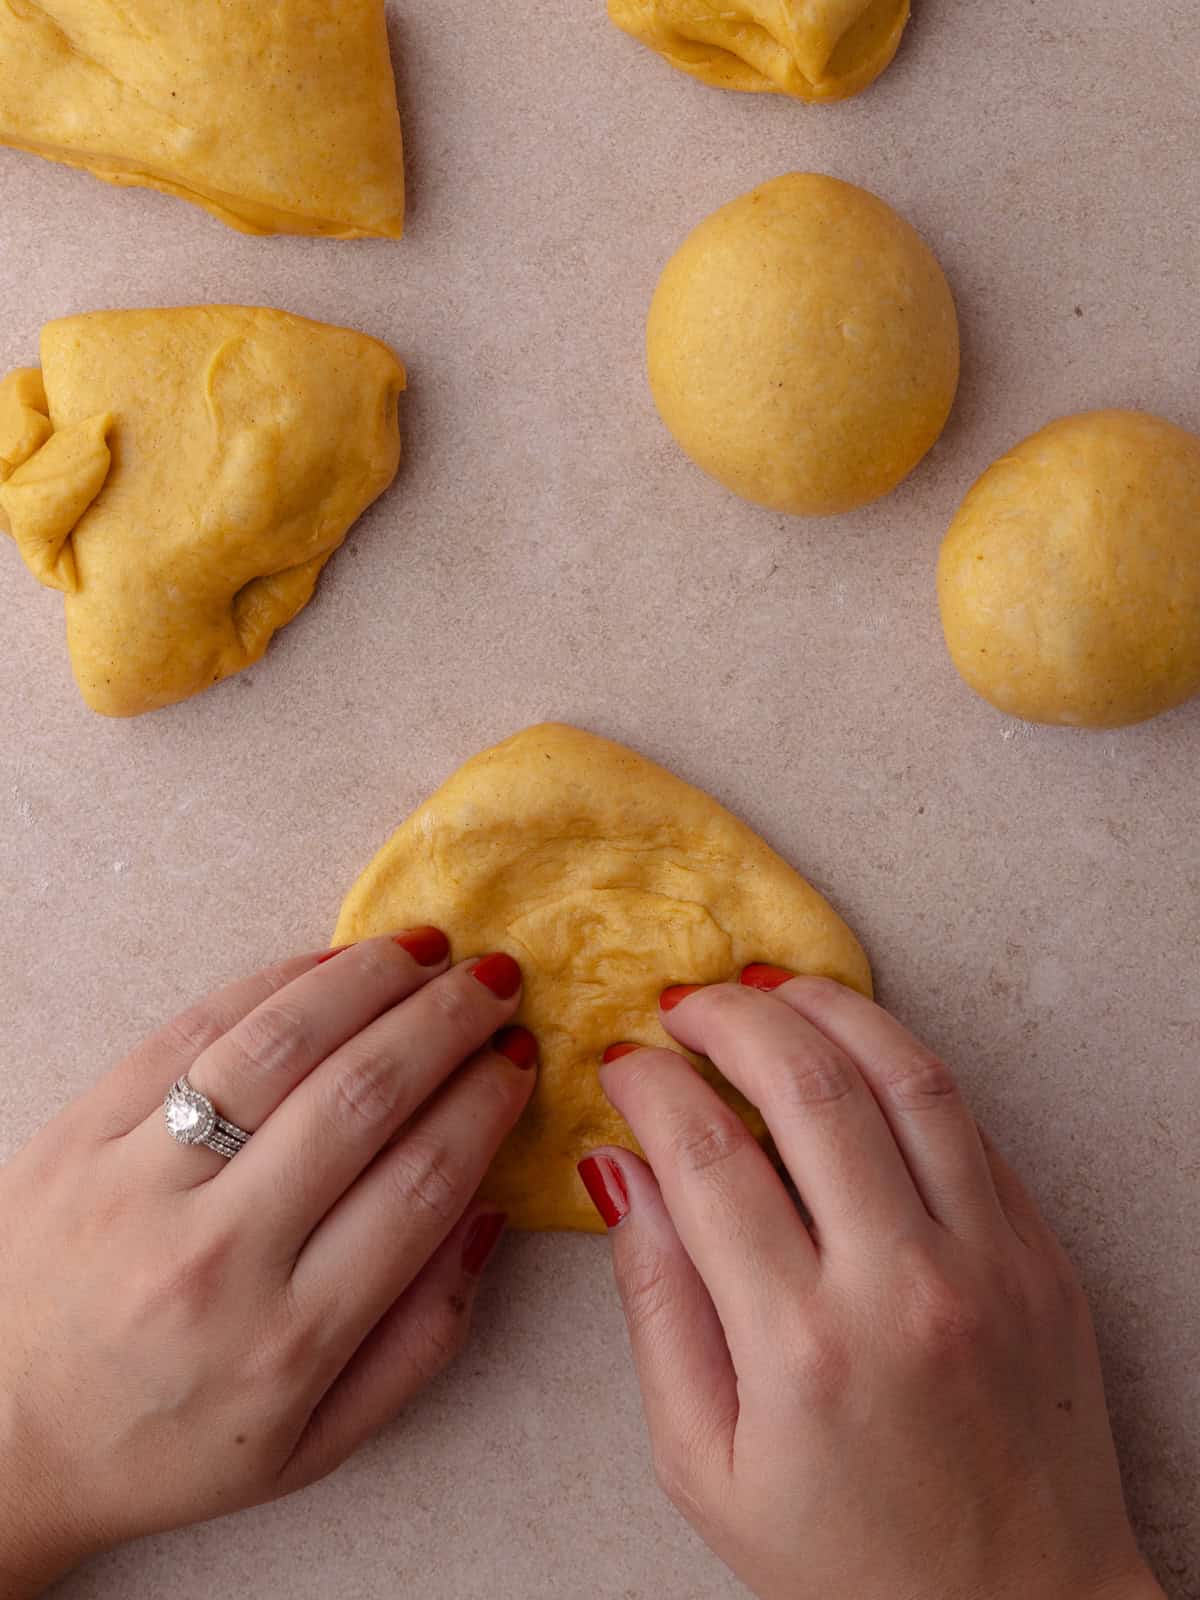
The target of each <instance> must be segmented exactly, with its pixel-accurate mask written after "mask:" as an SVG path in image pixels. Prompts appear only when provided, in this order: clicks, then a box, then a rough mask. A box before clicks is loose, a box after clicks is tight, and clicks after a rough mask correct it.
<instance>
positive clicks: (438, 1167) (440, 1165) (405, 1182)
mask: <svg viewBox="0 0 1200 1600" xmlns="http://www.w3.org/2000/svg"><path fill="white" fill-rule="evenodd" d="M389 1160H390V1163H391V1180H392V1184H393V1187H394V1189H395V1191H396V1194H397V1196H398V1199H399V1202H400V1204H401V1206H402V1207H403V1208H404V1210H405V1211H406V1212H413V1211H415V1212H417V1213H418V1214H419V1215H424V1216H426V1217H429V1218H431V1219H432V1220H433V1221H434V1222H436V1223H437V1224H438V1225H439V1226H442V1227H452V1226H453V1225H454V1223H455V1222H457V1221H458V1219H459V1217H460V1216H461V1215H462V1213H463V1210H464V1208H465V1206H466V1202H467V1199H468V1197H469V1189H468V1187H467V1186H466V1185H465V1184H464V1182H463V1179H462V1175H461V1173H460V1172H459V1170H458V1168H457V1166H456V1165H455V1162H454V1160H453V1158H452V1156H451V1155H450V1152H449V1150H448V1149H447V1148H446V1146H445V1145H443V1144H442V1143H440V1142H434V1141H431V1140H426V1139H417V1138H410V1139H406V1140H405V1141H404V1143H403V1144H401V1145H397V1146H396V1149H395V1151H394V1152H393V1154H392V1155H391V1156H390V1157H389Z"/></svg>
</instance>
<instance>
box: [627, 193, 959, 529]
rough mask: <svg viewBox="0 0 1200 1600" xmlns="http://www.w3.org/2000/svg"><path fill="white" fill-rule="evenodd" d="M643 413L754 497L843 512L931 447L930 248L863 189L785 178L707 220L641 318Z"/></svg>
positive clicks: (947, 403)
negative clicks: (651, 403)
mask: <svg viewBox="0 0 1200 1600" xmlns="http://www.w3.org/2000/svg"><path fill="white" fill-rule="evenodd" d="M646 353H647V362H648V367H649V376H650V387H651V390H652V391H653V394H654V400H655V404H656V405H657V407H658V410H659V414H660V415H661V417H662V419H663V421H664V422H665V423H666V425H667V427H668V428H669V429H670V431H671V433H672V434H673V435H674V436H675V439H676V440H677V441H678V443H679V444H680V445H681V446H682V448H683V449H684V451H686V453H687V454H688V455H689V456H690V457H691V458H692V460H693V461H694V462H696V464H697V465H698V466H700V467H702V468H703V469H704V471H705V472H707V473H709V474H710V476H712V477H714V478H716V479H717V481H718V482H719V483H722V484H724V485H725V487H726V488H728V489H732V490H733V492H734V493H735V494H739V495H741V496H742V497H743V498H744V499H746V500H750V501H753V502H754V503H755V504H756V505H762V506H766V507H768V508H769V509H770V510H772V511H785V512H789V513H791V514H792V515H794V516H809V517H817V516H831V515H834V514H835V513H838V512H843V511H852V510H854V509H855V508H856V507H858V506H863V505H866V504H868V503H869V502H870V501H872V500H877V499H879V498H880V496H882V495H885V494H887V493H889V492H890V491H891V490H892V489H894V488H895V487H896V486H897V484H899V483H900V482H901V481H902V479H904V478H906V477H907V476H908V474H909V473H910V472H911V471H912V470H913V468H914V467H915V466H916V465H917V463H918V462H919V461H920V460H921V458H922V457H923V456H924V455H925V453H926V452H927V451H928V450H929V449H931V448H932V446H933V445H934V443H935V442H936V441H937V439H938V437H939V435H940V434H941V432H942V429H943V428H944V427H945V425H946V421H947V418H948V417H949V415H950V409H951V407H952V405H953V403H954V395H955V391H956V389H957V386H958V319H957V315H956V313H955V309H954V298H953V296H952V295H951V293H950V287H949V285H948V284H947V282H946V278H945V275H944V273H943V272H942V269H941V267H940V266H939V265H938V262H937V259H936V257H935V256H934V254H933V252H932V251H931V250H930V248H929V246H928V245H927V244H926V243H925V241H924V240H923V239H922V238H921V236H920V235H919V234H918V233H917V232H916V230H915V229H914V228H912V227H911V226H910V225H909V224H908V223H907V222H906V221H905V220H904V219H903V218H902V217H900V216H898V215H897V214H896V212H894V211H893V210H892V209H891V207H890V206H888V205H886V204H885V203H884V202H883V201H882V200H880V199H879V198H878V197H877V196H876V195H873V194H870V193H868V191H867V190H865V189H858V188H856V187H855V186H854V185H853V184H849V183H842V182H840V181H839V180H838V179H836V178H827V177H823V176H822V175H821V174H819V173H812V172H793V173H790V174H788V175H787V176H785V177H781V178H775V179H773V180H772V181H771V182H769V183H764V184H762V185H760V187H759V188H757V189H754V190H751V192H750V193H749V194H744V195H742V196H740V197H739V198H738V199H737V200H733V201H731V202H730V203H729V204H728V205H725V206H722V207H721V209H720V210H719V211H716V212H714V213H713V214H712V216H710V217H707V218H706V219H705V220H704V221H703V222H702V223H701V224H700V225H699V227H697V228H696V229H695V230H694V231H693V232H692V233H691V234H690V235H689V236H688V238H687V239H685V240H684V242H683V244H682V245H681V246H680V247H679V249H678V250H677V251H676V253H675V255H674V256H673V257H672V258H671V260H670V261H669V262H668V263H667V266H666V268H665V269H664V271H663V274H662V277H661V278H660V280H659V283H658V288H657V289H656V291H655V294H654V299H653V302H652V303H651V307H650V315H649V319H648V322H647V329H646Z"/></svg>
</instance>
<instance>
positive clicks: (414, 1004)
mask: <svg viewBox="0 0 1200 1600" xmlns="http://www.w3.org/2000/svg"><path fill="white" fill-rule="evenodd" d="M520 984H521V970H520V968H519V967H518V966H517V963H516V962H515V961H514V960H513V959H512V957H511V956H507V955H490V956H485V957H483V958H482V959H480V960H476V961H470V962H466V963H464V964H462V965H460V966H457V967H454V968H452V969H451V970H450V971H449V972H446V973H443V974H442V976H441V977H438V978H435V979H434V980H433V982H432V983H428V984H426V985H425V987H424V988H422V989H420V990H418V991H417V993H416V994H414V995H412V996H411V997H410V998H409V999H408V1000H406V1001H404V1003H403V1004H402V1005H399V1006H394V1007H393V1008H392V1010H391V1011H388V1012H386V1013H385V1014H384V1015H383V1016H382V1017H380V1018H379V1019H378V1020H377V1021H376V1022H373V1023H372V1024H371V1026H370V1027H369V1028H365V1029H364V1030H363V1031H362V1032H361V1033H360V1034H357V1035H356V1036H355V1038H353V1039H351V1040H350V1041H349V1043H347V1044H345V1045H343V1046H342V1047H341V1049H340V1050H336V1051H334V1053H333V1054H332V1055H331V1056H330V1057H329V1058H328V1059H327V1060H326V1061H324V1062H322V1064H321V1065H320V1066H319V1067H318V1068H317V1069H316V1071H315V1072H311V1073H310V1074H309V1075H308V1077H307V1078H306V1079H305V1080H304V1082H303V1083H302V1084H300V1086H299V1087H298V1088H297V1089H296V1090H295V1091H294V1092H293V1093H292V1094H290V1095H289V1096H288V1097H287V1099H286V1100H285V1101H284V1102H283V1104H282V1105H281V1106H280V1107H279V1109H278V1110H277V1111H276V1112H274V1113H273V1114H272V1115H271V1116H270V1117H268V1118H267V1121H266V1122H265V1123H264V1124H263V1126H262V1128H260V1129H259V1131H258V1132H257V1133H256V1134H255V1135H254V1137H253V1138H252V1139H251V1140H250V1143H249V1144H248V1145H247V1146H246V1147H245V1149H244V1150H243V1151H242V1152H241V1153H240V1154H239V1155H238V1156H237V1157H236V1158H235V1159H234V1160H233V1161H231V1162H230V1163H229V1166H228V1170H227V1172H226V1173H225V1174H223V1175H222V1176H221V1178H220V1180H219V1181H220V1187H221V1189H222V1191H223V1193H222V1203H223V1204H224V1205H226V1206H229V1207H232V1208H233V1211H234V1214H236V1215H239V1216H245V1217H251V1218H253V1219H254V1223H255V1226H256V1227H258V1228H259V1229H260V1230H261V1231H262V1233H263V1236H264V1238H267V1239H269V1240H270V1241H271V1245H270V1248H271V1250H272V1251H273V1252H283V1254H284V1255H285V1256H288V1255H292V1256H294V1255H295V1254H298V1253H299V1251H300V1249H301V1247H302V1246H303V1244H304V1242H305V1240H306V1239H307V1238H308V1236H309V1235H310V1234H311V1233H312V1231H313V1229H314V1228H315V1227H316V1226H317V1225H318V1224H319V1223H320V1222H321V1221H322V1220H323V1219H324V1217H325V1216H326V1214H327V1213H328V1212H329V1211H330V1210H332V1208H333V1207H334V1205H336V1203H337V1202H338V1200H340V1199H341V1197H342V1196H343V1195H344V1194H345V1193H346V1191H347V1190H348V1189H349V1188H350V1187H351V1185H352V1184H353V1183H355V1181H356V1180H357V1179H358V1178H359V1177H360V1175H361V1174H362V1173H363V1172H364V1171H365V1170H366V1168H367V1167H368V1166H370V1164H371V1162H372V1161H374V1160H375V1158H376V1156H377V1155H378V1154H379V1152H380V1151H381V1150H382V1149H383V1148H384V1146H385V1145H387V1144H388V1143H389V1141H390V1140H391V1139H392V1137H393V1136H394V1135H395V1134H396V1132H397V1131H398V1129H399V1128H400V1127H401V1126H402V1125H403V1124H404V1123H406V1122H407V1121H408V1120H409V1118H410V1117H412V1116H413V1115H414V1114H415V1113H416V1112H417V1111H418V1110H419V1108H420V1107H421V1106H423V1105H424V1104H425V1102H426V1101H427V1100H428V1099H429V1098H430V1097H431V1096H432V1095H433V1094H434V1093H435V1092H436V1091H437V1090H438V1089H439V1088H440V1087H441V1086H442V1084H443V1083H445V1081H446V1080H447V1078H449V1077H450V1076H451V1074H452V1073H454V1072H456V1071H457V1070H458V1069H459V1067H461V1066H462V1064H463V1063H464V1062H465V1061H466V1060H467V1059H468V1058H469V1057H471V1056H473V1055H474V1054H475V1052H476V1051H477V1050H479V1049H481V1048H482V1046H483V1045H484V1044H486V1042H487V1041H488V1039H489V1038H491V1036H492V1035H493V1034H494V1033H495V1032H496V1031H497V1030H498V1029H499V1028H501V1027H503V1026H504V1024H505V1023H507V1022H508V1021H509V1020H510V1019H511V1017H512V1015H513V1013H514V1012H515V1011H516V1009H517V1006H518V1004H519V996H520Z"/></svg>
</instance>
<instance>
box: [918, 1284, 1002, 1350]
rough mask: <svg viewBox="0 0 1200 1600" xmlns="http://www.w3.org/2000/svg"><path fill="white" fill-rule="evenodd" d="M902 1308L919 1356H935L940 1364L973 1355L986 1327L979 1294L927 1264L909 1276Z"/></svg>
mask: <svg viewBox="0 0 1200 1600" xmlns="http://www.w3.org/2000/svg"><path fill="white" fill-rule="evenodd" d="M905 1308H906V1309H905V1317H906V1321H907V1324H908V1329H909V1334H910V1337H911V1338H912V1340H913V1344H914V1347H915V1349H916V1352H917V1355H918V1356H919V1357H920V1358H922V1359H926V1360H927V1359H929V1358H934V1359H935V1360H936V1361H937V1362H938V1363H939V1364H944V1363H946V1362H948V1361H953V1360H955V1359H964V1360H973V1359H974V1358H975V1356H976V1355H977V1353H978V1350H979V1347H980V1345H981V1344H982V1343H983V1339H984V1335H985V1333H986V1330H987V1317H986V1315H985V1313H984V1307H983V1304H982V1301H981V1299H980V1298H979V1297H978V1295H976V1294H975V1293H973V1292H971V1291H970V1290H969V1289H966V1288H963V1287H960V1286H959V1285H957V1284H955V1283H952V1282H951V1281H950V1279H949V1278H948V1277H947V1276H946V1275H945V1274H944V1273H942V1272H940V1271H939V1270H938V1269H937V1268H936V1267H930V1268H926V1269H925V1270H922V1271H918V1272H915V1273H913V1274H912V1276H911V1277H910V1279H909V1281H908V1283H907V1285H906V1288H905Z"/></svg>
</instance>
